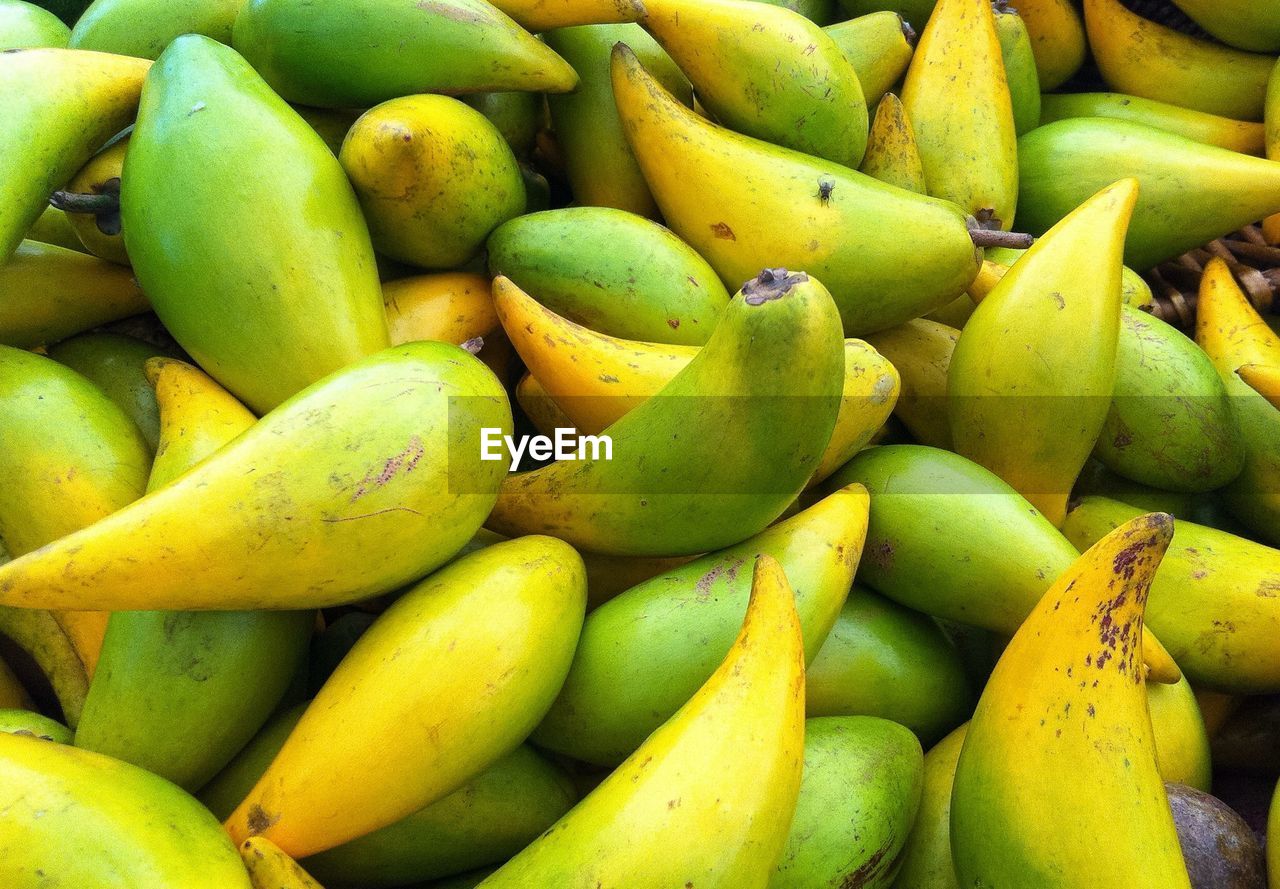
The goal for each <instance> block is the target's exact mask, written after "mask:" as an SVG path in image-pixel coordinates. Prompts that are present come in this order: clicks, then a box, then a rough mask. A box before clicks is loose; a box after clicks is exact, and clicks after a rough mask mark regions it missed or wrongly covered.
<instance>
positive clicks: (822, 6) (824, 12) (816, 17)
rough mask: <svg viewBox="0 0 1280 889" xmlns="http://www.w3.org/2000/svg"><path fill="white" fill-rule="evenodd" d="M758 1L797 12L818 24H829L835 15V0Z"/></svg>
mask: <svg viewBox="0 0 1280 889" xmlns="http://www.w3.org/2000/svg"><path fill="white" fill-rule="evenodd" d="M760 2H762V3H768V4H769V5H770V6H781V7H783V8H784V9H790V10H791V11H792V12H798V13H800V14H801V15H802V16H804V17H805V18H807V19H808V20H809V21H811V22H813V23H814V24H818V25H826V24H829V23H830V22H831V21H832V19H834V18H835V17H836V2H835V0H760Z"/></svg>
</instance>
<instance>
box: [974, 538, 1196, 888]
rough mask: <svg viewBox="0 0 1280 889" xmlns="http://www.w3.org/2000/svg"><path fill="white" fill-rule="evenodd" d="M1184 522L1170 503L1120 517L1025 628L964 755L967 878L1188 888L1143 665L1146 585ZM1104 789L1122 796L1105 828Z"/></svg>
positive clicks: (981, 708)
mask: <svg viewBox="0 0 1280 889" xmlns="http://www.w3.org/2000/svg"><path fill="white" fill-rule="evenodd" d="M1172 536H1173V519H1172V518H1171V517H1170V516H1167V515H1163V514H1159V513H1156V514H1151V515H1146V516H1141V517H1139V518H1137V519H1134V520H1133V521H1131V522H1129V523H1127V524H1125V525H1122V526H1121V527H1120V528H1118V529H1116V530H1115V531H1113V532H1112V533H1111V534H1110V535H1108V536H1107V537H1105V538H1104V539H1102V540H1101V541H1099V542H1098V543H1097V544H1096V545H1095V546H1093V547H1092V548H1091V549H1090V550H1089V551H1088V552H1086V553H1085V554H1084V555H1082V556H1081V557H1080V558H1079V559H1078V560H1077V561H1076V562H1075V563H1073V564H1072V566H1071V567H1070V568H1069V569H1068V570H1067V571H1066V572H1064V573H1063V575H1062V576H1061V577H1059V578H1058V580H1057V582H1056V583H1055V584H1054V585H1053V587H1052V588H1050V589H1049V591H1048V592H1046V593H1045V595H1044V598H1043V599H1041V601H1040V603H1039V604H1038V605H1037V606H1036V608H1035V610H1034V611H1033V612H1032V613H1031V615H1030V616H1029V617H1028V618H1027V620H1026V622H1025V623H1024V624H1023V625H1022V626H1021V627H1020V628H1019V629H1018V632H1017V633H1015V634H1014V637H1013V640H1012V641H1011V642H1010V643H1009V645H1008V647H1007V648H1006V649H1005V651H1004V654H1003V655H1002V656H1001V658H1000V662H999V663H998V664H997V665H996V668H995V671H994V672H993V673H992V674H991V678H990V679H989V680H988V682H987V685H986V688H985V690H984V691H983V693H982V699H981V700H980V701H979V702H978V708H977V711H976V712H975V713H974V716H973V720H972V721H971V722H970V723H969V729H968V732H967V733H966V735H965V740H964V748H963V750H962V751H961V753H960V760H959V762H958V764H957V766H956V777H955V784H954V787H953V788H952V792H951V849H952V853H953V860H954V864H955V869H956V876H957V878H958V880H957V882H958V883H959V885H961V886H992V887H996V886H1009V887H1014V886H1017V887H1024V886H1026V887H1029V886H1036V887H1042V889H1050V887H1064V889H1066V887H1071V889H1074V887H1078V886H1087V885H1105V886H1126V887H1132V889H1147V887H1149V889H1179V887H1180V889H1190V886H1191V883H1190V880H1189V879H1188V877H1187V871H1186V868H1185V866H1184V865H1183V861H1182V852H1181V850H1180V848H1179V845H1178V835H1177V831H1176V830H1175V828H1174V823H1173V816H1172V815H1171V814H1170V811H1169V803H1168V800H1167V798H1166V797H1165V790H1164V781H1163V779H1162V778H1161V776H1160V773H1159V771H1158V769H1157V767H1156V750H1155V742H1154V740H1153V732H1152V728H1151V719H1150V716H1149V715H1148V713H1147V702H1146V694H1145V687H1144V681H1143V667H1142V638H1141V629H1142V613H1143V608H1144V606H1145V604H1146V598H1147V590H1148V588H1149V586H1150V584H1151V580H1152V578H1153V577H1154V576H1155V572H1156V569H1157V567H1158V566H1159V564H1160V558H1161V556H1162V555H1163V554H1164V551H1165V548H1166V547H1167V546H1168V544H1169V541H1170V539H1171V538H1172ZM1082 775H1088V776H1089V778H1088V780H1087V781H1085V780H1082V779H1081V776H1082ZM1100 799H1101V800H1106V801H1107V804H1108V805H1111V806H1114V807H1115V808H1114V809H1111V810H1109V811H1112V812H1114V813H1115V814H1114V816H1113V817H1111V818H1109V819H1108V822H1107V829H1106V831H1105V832H1103V833H1099V830H1098V820H1097V819H1098V800H1100Z"/></svg>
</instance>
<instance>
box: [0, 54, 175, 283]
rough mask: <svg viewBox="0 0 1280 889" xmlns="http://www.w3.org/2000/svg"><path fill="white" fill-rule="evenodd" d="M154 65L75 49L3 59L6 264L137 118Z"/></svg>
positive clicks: (2, 251)
mask: <svg viewBox="0 0 1280 889" xmlns="http://www.w3.org/2000/svg"><path fill="white" fill-rule="evenodd" d="M150 66H151V63H150V62H146V61H143V60H141V59H131V58H126V57H124V56H113V55H108V54H106V53H94V52H86V51H83V50H70V49H23V50H14V51H12V52H5V53H3V54H0V101H2V102H3V104H4V108H5V125H4V127H2V128H0V262H6V261H8V259H9V257H10V256H11V255H12V254H13V251H14V249H15V248H16V247H17V246H18V244H19V242H21V241H22V239H23V237H24V236H25V235H26V233H27V230H28V229H30V228H31V226H32V225H34V224H35V221H36V220H37V219H39V218H40V214H41V213H43V212H44V209H45V207H47V206H48V205H49V195H50V194H52V193H53V191H54V190H55V189H57V188H61V187H62V186H63V185H64V184H65V183H66V182H67V180H68V179H70V178H71V177H72V176H74V175H75V172H76V170H78V169H80V168H81V167H82V166H84V163H85V161H87V160H89V158H90V157H92V156H93V153H94V152H95V151H97V150H98V149H99V148H101V147H102V145H103V143H105V142H106V141H107V140H108V139H110V138H111V137H112V136H114V135H115V134H116V133H118V132H120V130H122V129H124V128H125V127H126V126H128V125H129V123H130V122H131V121H132V120H133V116H134V114H135V112H136V111H137V109H138V96H139V94H140V93H141V91H142V79H143V77H144V76H145V75H146V73H147V69H148V68H149V67H150Z"/></svg>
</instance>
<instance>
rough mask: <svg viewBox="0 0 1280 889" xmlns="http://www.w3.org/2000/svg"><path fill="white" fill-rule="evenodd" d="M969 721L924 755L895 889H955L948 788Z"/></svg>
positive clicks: (952, 778)
mask: <svg viewBox="0 0 1280 889" xmlns="http://www.w3.org/2000/svg"><path fill="white" fill-rule="evenodd" d="M968 730H969V724H968V723H967V722H966V723H965V724H964V725H962V726H960V727H959V728H957V729H956V730H955V731H953V732H952V733H951V734H949V735H947V736H946V737H945V738H943V739H942V740H941V741H939V742H938V743H937V744H935V745H933V748H932V749H930V750H929V752H928V753H926V754H925V755H924V772H923V779H922V781H921V785H922V787H921V794H920V808H919V811H918V812H917V813H916V820H915V823H914V824H913V825H912V827H911V833H910V834H909V835H908V836H907V841H906V843H905V844H904V845H903V847H902V857H901V866H900V867H899V869H898V876H897V879H896V880H895V881H894V883H893V885H894V886H895V887H896V889H959V884H957V883H956V875H955V868H954V867H953V865H952V861H951V788H952V785H953V783H954V781H955V777H956V761H957V760H959V758H960V750H961V748H962V747H963V746H964V736H965V733H966V732H967V731H968Z"/></svg>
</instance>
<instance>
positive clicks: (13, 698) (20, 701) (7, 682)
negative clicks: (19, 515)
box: [0, 554, 32, 710]
mask: <svg viewBox="0 0 1280 889" xmlns="http://www.w3.org/2000/svg"><path fill="white" fill-rule="evenodd" d="M0 558H3V559H7V558H8V556H7V555H4V554H0ZM31 707H32V703H31V697H30V696H29V695H28V694H27V690H26V688H24V687H23V685H22V680H21V679H19V678H18V677H17V676H15V675H14V673H13V670H12V669H10V667H9V665H8V664H6V663H5V662H4V660H3V659H0V708H4V709H5V710H30V709H31Z"/></svg>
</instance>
